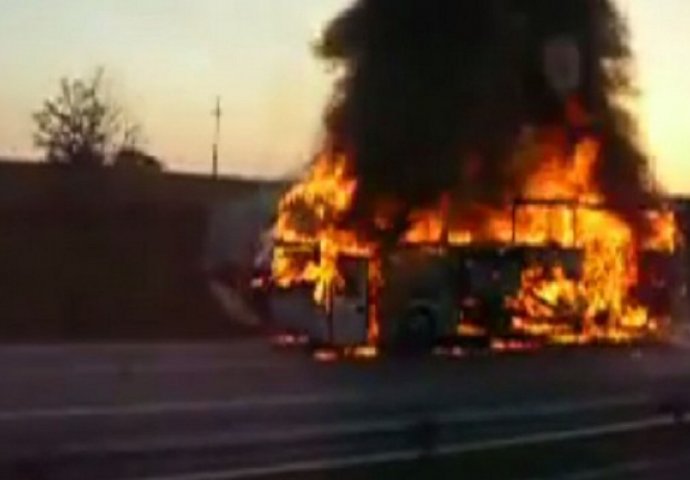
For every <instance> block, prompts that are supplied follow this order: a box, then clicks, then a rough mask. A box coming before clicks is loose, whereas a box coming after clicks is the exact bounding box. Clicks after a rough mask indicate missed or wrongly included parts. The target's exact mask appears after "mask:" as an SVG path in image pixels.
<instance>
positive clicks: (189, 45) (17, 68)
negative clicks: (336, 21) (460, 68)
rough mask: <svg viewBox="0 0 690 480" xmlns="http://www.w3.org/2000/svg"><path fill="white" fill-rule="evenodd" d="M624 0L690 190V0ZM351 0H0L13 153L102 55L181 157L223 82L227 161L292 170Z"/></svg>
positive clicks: (669, 177)
mask: <svg viewBox="0 0 690 480" xmlns="http://www.w3.org/2000/svg"><path fill="white" fill-rule="evenodd" d="M420 1H423V0H420ZM619 1H620V2H621V3H622V6H623V8H624V10H625V11H626V12H627V14H628V16H629V18H630V20H631V27H632V32H633V38H634V46H635V49H636V51H637V53H638V62H637V67H638V68H637V70H638V80H639V83H640V86H641V88H642V92H643V97H642V99H641V100H640V102H639V105H638V110H639V112H640V121H641V123H642V126H643V129H644V137H645V142H646V144H647V146H648V149H649V151H650V153H652V154H653V156H654V157H655V158H656V166H657V171H658V173H659V176H660V177H661V179H662V181H663V183H664V184H665V185H666V186H667V187H668V188H669V189H671V190H672V191H676V192H688V193H690V161H688V160H690V128H689V127H690V48H689V47H690V2H689V1H688V0H619ZM349 3H350V0H0V4H1V5H2V8H1V13H0V156H14V157H16V156H35V152H33V150H32V145H31V131H32V125H31V112H33V111H35V110H36V109H37V107H38V106H40V102H41V99H42V98H43V97H45V96H46V95H47V94H50V93H52V92H54V91H55V89H56V86H57V82H58V80H59V79H60V77H62V76H64V75H70V76H77V75H86V74H89V72H91V71H92V70H93V69H94V68H95V67H97V66H103V67H105V69H106V71H107V73H108V76H109V77H110V89H111V91H112V95H113V96H114V97H116V98H117V99H118V100H119V101H120V102H121V103H122V104H124V106H125V108H126V110H127V111H128V113H129V115H130V116H131V117H133V118H135V119H136V120H138V121H139V122H141V123H142V124H143V126H144V130H145V134H146V138H147V140H148V141H147V147H148V148H149V150H151V152H152V153H154V154H156V155H158V156H160V157H161V158H162V159H163V160H164V161H165V163H166V164H167V165H168V167H169V168H170V169H176V170H178V169H179V170H187V171H189V170H192V171H207V170H208V169H209V164H210V158H209V157H210V144H211V138H212V131H213V120H212V117H211V110H212V108H213V103H214V98H215V96H216V95H221V97H222V98H223V107H224V110H225V114H226V115H225V118H224V121H223V128H222V145H221V162H222V169H223V171H224V172H226V173H240V174H249V175H271V176H275V175H281V174H285V173H289V172H293V171H295V170H296V169H298V168H299V166H300V165H302V164H303V163H304V162H306V161H307V160H308V158H309V155H310V153H311V152H312V151H313V149H314V147H315V145H316V143H317V140H318V135H319V132H320V127H321V126H320V115H321V110H322V107H323V104H324V101H325V99H326V97H327V95H328V92H329V89H330V83H331V81H332V77H331V75H330V74H329V73H328V71H327V69H326V67H325V66H324V65H323V64H321V63H319V62H318V61H317V60H316V59H315V58H314V57H313V55H312V53H311V50H310V44H311V43H312V42H313V41H314V39H315V38H316V37H317V35H318V33H319V31H320V28H321V27H322V26H323V24H324V23H325V21H326V20H328V19H329V18H330V17H331V16H333V15H334V14H335V13H336V12H337V11H338V10H340V9H341V8H343V7H344V6H345V5H347V4H349Z"/></svg>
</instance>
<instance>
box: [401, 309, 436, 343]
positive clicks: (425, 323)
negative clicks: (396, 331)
mask: <svg viewBox="0 0 690 480" xmlns="http://www.w3.org/2000/svg"><path fill="white" fill-rule="evenodd" d="M399 339H400V343H399V346H400V349H401V350H402V351H404V352H411V353H422V352H428V351H429V350H430V349H431V348H432V347H433V346H434V341H435V340H436V317H435V315H434V314H433V312H432V311H431V310H430V309H428V308H424V307H419V308H414V309H411V310H410V311H409V312H408V313H407V315H406V316H405V318H404V320H403V322H402V324H401V325H400V336H399Z"/></svg>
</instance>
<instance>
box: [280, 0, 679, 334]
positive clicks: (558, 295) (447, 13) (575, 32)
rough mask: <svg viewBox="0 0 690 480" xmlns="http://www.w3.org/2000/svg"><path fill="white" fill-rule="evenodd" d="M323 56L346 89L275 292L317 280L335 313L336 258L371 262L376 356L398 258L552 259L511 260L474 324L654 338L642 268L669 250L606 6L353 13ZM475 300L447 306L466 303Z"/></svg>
mask: <svg viewBox="0 0 690 480" xmlns="http://www.w3.org/2000/svg"><path fill="white" fill-rule="evenodd" d="M319 53H320V54H321V55H322V56H323V57H324V58H325V59H326V60H328V61H330V62H332V63H333V64H334V65H335V66H336V67H337V68H338V71H339V72H340V75H341V78H340V81H339V82H338V83H337V86H336V89H335V92H334V94H333V98H332V101H331V104H330V107H329V108H328V110H327V112H326V118H325V125H326V134H327V135H326V140H325V142H324V145H323V148H322V149H321V151H320V152H319V154H318V155H317V156H316V159H315V160H314V162H313V164H312V165H311V168H310V171H309V172H308V174H307V175H306V177H305V178H304V179H303V180H302V181H301V182H300V183H298V184H297V185H295V186H294V187H293V188H292V189H291V191H290V192H289V193H288V194H287V195H286V196H285V197H284V198H283V200H282V202H281V204H280V207H279V216H278V222H277V224H276V226H275V231H274V235H275V238H276V241H277V243H278V245H279V248H277V249H276V253H275V258H274V269H273V270H274V272H273V273H274V279H275V281H276V283H277V285H279V286H280V287H283V288H288V287H291V286H294V285H298V284H305V283H306V284H313V285H315V300H316V301H317V302H318V303H319V304H321V305H324V306H325V307H327V308H330V307H329V305H330V304H331V301H332V297H333V295H334V294H335V293H336V292H339V291H342V290H343V289H345V288H347V285H346V279H345V277H344V276H343V274H342V271H341V268H340V266H339V265H340V260H341V259H342V258H344V257H357V258H365V259H368V264H369V267H368V282H367V289H368V292H367V296H368V300H369V307H368V309H369V311H368V313H369V315H368V317H369V321H370V327H369V329H370V332H369V341H370V342H371V343H376V341H377V340H378V338H379V335H380V329H381V318H380V317H381V315H382V313H381V311H380V310H381V309H382V308H383V307H382V306H381V303H385V302H382V300H381V298H380V296H381V290H382V289H383V288H385V286H386V284H387V282H388V281H389V279H388V278H387V276H386V274H385V271H386V264H387V262H388V260H387V259H388V257H389V255H391V253H392V252H394V251H395V250H396V249H399V248H403V247H409V246H411V245H413V246H417V247H419V248H423V249H425V250H426V251H427V252H431V253H432V254H434V255H444V254H445V255H449V252H453V251H455V252H462V253H460V254H456V255H455V256H456V257H457V256H458V255H460V257H462V259H463V262H465V264H466V265H474V263H473V262H474V260H473V259H472V258H471V252H474V250H476V249H477V248H479V247H480V246H481V247H484V248H491V249H494V250H495V251H497V252H505V251H506V249H511V248H512V249H518V248H521V249H525V248H526V249H530V248H531V249H533V250H534V252H541V251H548V250H551V251H555V252H561V254H558V253H557V254H553V255H551V258H547V259H544V258H543V257H544V256H543V255H542V256H540V255H536V254H533V255H532V256H533V257H539V258H532V259H529V258H528V257H530V254H526V255H525V256H523V257H524V258H522V259H521V261H520V267H519V270H520V272H519V281H518V282H517V283H518V285H516V288H515V291H514V292H510V293H507V294H506V295H503V296H502V297H501V298H500V299H499V301H500V303H501V306H500V307H499V308H497V309H496V310H493V311H492V312H493V313H492V314H487V313H486V312H484V314H482V315H481V316H483V317H492V316H493V317H499V316H502V315H506V314H507V315H508V316H509V317H510V318H509V319H508V320H509V321H508V322H507V323H508V324H509V325H508V327H504V329H506V328H507V330H510V331H512V332H520V333H523V334H526V335H531V336H539V337H549V338H550V339H552V340H553V341H559V342H566V341H567V342H575V343H585V342H589V341H594V340H602V339H605V340H606V339H607V340H630V339H637V338H644V337H646V336H649V335H651V334H653V333H655V332H657V331H658V330H659V329H660V328H661V324H662V323H663V322H664V321H665V318H662V317H664V316H667V315H668V312H662V313H660V312H651V311H650V310H651V309H650V307H649V305H644V304H643V302H642V300H641V298H642V297H643V295H637V294H636V290H639V288H640V275H639V265H640V262H641V261H642V258H643V257H644V256H645V255H647V253H648V252H657V253H663V254H668V255H670V254H672V253H673V251H674V249H675V248H676V244H677V233H676V226H675V218H674V216H673V213H672V212H670V211H668V210H667V209H665V207H664V205H663V204H662V202H661V201H660V195H659V191H658V189H657V186H656V183H655V181H654V179H653V178H652V175H651V173H650V169H649V166H648V161H647V158H646V156H645V155H644V153H643V152H642V151H641V149H640V148H639V147H638V145H637V143H636V130H635V125H634V122H633V121H632V119H631V116H630V115H629V114H628V112H627V111H626V110H625V109H624V107H623V104H624V100H625V97H626V96H628V95H630V94H631V93H633V91H634V89H633V85H632V82H631V80H630V77H629V74H628V72H629V64H630V62H631V54H630V49H629V46H628V41H627V32H626V29H625V25H624V22H623V21H622V19H621V18H620V16H619V14H618V12H617V11H616V9H615V7H614V6H613V4H612V2H611V1H610V0H567V1H566V0H562V1H559V2H554V1H553V0H493V1H486V0H463V1H458V0H429V1H424V2H420V1H418V0H359V1H356V2H355V3H354V5H353V6H352V7H351V8H349V9H348V10H346V11H345V12H344V13H342V14H341V15H340V16H339V17H337V18H336V19H335V20H334V21H333V22H332V23H331V24H330V25H329V26H328V27H327V29H326V30H325V32H324V35H323V40H322V42H321V44H320V45H319ZM281 245H282V246H286V245H290V246H291V248H281V247H280V246H281ZM297 245H299V246H300V247H301V248H295V246H297ZM534 252H532V253H534ZM563 252H566V253H573V254H577V257H578V259H579V261H578V262H575V263H577V265H576V266H574V267H573V266H570V267H568V266H567V265H565V258H566V257H567V255H564V254H562V253H563ZM501 255H503V253H501ZM547 257H548V255H547ZM467 268H471V267H467ZM499 270H500V268H499V269H494V270H493V272H494V274H495V275H497V276H500V272H499ZM469 276H471V275H469ZM505 282H506V280H503V283H505ZM463 288H464V290H463ZM470 290H471V289H470V288H469V287H458V292H456V294H457V296H465V297H466V298H465V300H466V301H469V303H472V302H473V301H474V300H476V299H473V298H472V295H468V292H469V291H470ZM480 303H481V302H480ZM483 303H485V304H486V303H490V302H487V301H486V298H484V300H483ZM662 310H663V309H662ZM470 311H471V310H464V311H463V312H464V313H463V314H462V316H463V319H462V320H461V324H462V322H464V324H463V325H464V327H462V328H465V329H467V328H470V329H471V328H474V326H473V322H476V321H477V320H478V319H473V318H468V317H470V316H472V314H471V313H469V312H470ZM497 312H500V313H497ZM653 313H654V314H653ZM657 314H658V315H657ZM494 320H496V319H494ZM483 323H486V320H485V321H484V322H483ZM481 328H484V327H481Z"/></svg>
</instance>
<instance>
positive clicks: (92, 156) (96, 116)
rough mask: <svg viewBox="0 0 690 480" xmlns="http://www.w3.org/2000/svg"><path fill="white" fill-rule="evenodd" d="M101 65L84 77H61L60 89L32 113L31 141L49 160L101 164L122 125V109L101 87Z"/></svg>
mask: <svg viewBox="0 0 690 480" xmlns="http://www.w3.org/2000/svg"><path fill="white" fill-rule="evenodd" d="M103 79H104V74H103V70H102V69H98V70H96V72H95V73H94V74H93V75H92V76H91V77H90V78H87V79H82V78H76V79H68V78H63V79H62V81H61V82H60V91H59V92H58V94H57V95H56V96H55V97H54V98H49V99H47V100H45V101H44V102H43V106H42V108H41V110H40V111H38V112H36V113H35V114H34V115H33V118H34V121H35V123H36V131H35V133H34V143H35V145H36V146H37V147H39V148H41V149H43V150H45V154H46V159H47V160H48V161H49V162H53V163H62V164H70V165H75V166H80V167H88V166H102V165H104V164H105V163H106V159H107V158H108V153H109V151H110V149H111V148H112V147H113V143H114V141H115V139H116V137H118V135H119V134H120V132H121V131H122V129H123V126H122V113H121V110H120V108H119V107H118V106H116V105H115V104H113V103H111V102H110V101H109V100H108V98H107V96H106V94H105V92H104V88H103Z"/></svg>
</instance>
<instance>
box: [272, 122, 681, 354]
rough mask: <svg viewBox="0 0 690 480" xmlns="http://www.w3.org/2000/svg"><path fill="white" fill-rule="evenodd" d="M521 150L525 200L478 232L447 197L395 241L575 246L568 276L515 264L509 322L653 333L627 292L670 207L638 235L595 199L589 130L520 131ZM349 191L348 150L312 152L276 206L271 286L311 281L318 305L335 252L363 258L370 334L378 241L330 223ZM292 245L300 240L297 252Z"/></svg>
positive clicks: (528, 327)
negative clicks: (568, 142)
mask: <svg viewBox="0 0 690 480" xmlns="http://www.w3.org/2000/svg"><path fill="white" fill-rule="evenodd" d="M521 152H528V153H527V155H529V156H531V157H533V158H531V159H528V160H527V162H528V163H529V162H532V163H533V164H534V165H537V167H536V168H534V170H533V172H532V173H531V174H530V175H529V179H528V181H527V182H526V185H525V187H524V188H523V191H522V197H523V198H525V199H529V201H528V200H525V201H524V202H520V201H518V202H516V203H515V205H514V206H508V207H506V208H504V209H489V208H483V210H482V218H483V225H482V228H481V232H479V231H478V230H477V229H476V228H475V227H474V226H473V225H468V224H466V223H464V222H463V218H455V217H456V214H455V212H453V205H452V201H450V200H449V195H447V196H444V198H443V200H442V201H441V202H440V205H439V206H438V208H435V209H430V210H424V211H422V210H418V211H414V212H413V213H412V214H411V215H410V218H409V222H410V227H409V229H408V231H407V232H406V233H405V234H404V235H403V236H402V238H401V242H402V243H406V244H435V245H439V246H441V247H442V248H446V247H452V246H462V245H469V244H472V243H474V242H479V241H489V242H492V243H498V244H504V245H511V244H515V245H523V246H554V247H560V248H568V249H577V250H578V251H581V252H582V255H583V262H582V266H581V270H582V271H581V274H580V275H579V276H578V277H577V278H573V277H569V276H568V275H567V274H566V271H565V268H564V266H562V265H543V264H542V265H539V264H536V265H530V266H528V267H526V268H525V270H524V271H523V274H522V277H523V278H522V286H521V288H520V290H519V292H517V294H515V295H513V296H511V297H510V298H507V299H506V305H507V308H509V309H510V311H511V312H513V328H514V329H515V330H516V331H518V332H522V333H526V334H529V335H535V336H539V337H547V338H549V339H551V340H552V341H556V342H577V343H586V342H590V341H596V340H610V341H622V340H630V339H637V338H643V337H645V336H647V335H649V334H650V333H653V332H655V331H656V329H657V328H658V325H659V319H655V318H652V317H651V315H650V314H649V313H648V311H647V309H646V308H645V307H644V306H643V305H639V304H638V303H637V302H636V301H635V300H634V296H633V295H632V293H631V292H632V290H633V288H634V287H635V286H636V285H637V283H638V272H637V268H638V267H637V265H638V255H639V253H640V251H641V250H642V249H653V250H661V251H669V252H671V251H672V250H673V249H674V248H675V244H676V239H677V228H676V224H675V217H674V215H673V213H671V212H670V211H668V212H667V211H658V210H655V211H650V212H649V218H650V221H651V224H652V226H653V228H652V233H651V234H648V235H646V237H645V238H642V239H640V238H636V235H635V231H634V230H633V228H632V227H631V226H630V225H628V224H627V223H626V222H625V221H624V220H623V219H622V217H619V216H617V215H616V214H615V213H614V212H612V211H609V210H607V209H606V208H605V207H606V203H605V198H604V196H603V195H602V192H600V191H599V190H598V188H597V186H596V185H595V184H594V183H593V181H592V173H593V169H594V168H595V166H596V164H597V162H598V161H599V153H600V147H599V143H598V141H597V140H596V139H595V138H584V139H583V140H581V141H579V142H578V143H577V145H575V147H574V148H572V149H568V148H567V147H563V146H562V144H559V143H558V142H551V141H547V140H544V139H543V138H537V137H536V136H532V137H528V138H526V140H525V145H524V146H523V147H522V148H521ZM356 191H357V180H356V178H354V177H353V176H352V174H351V173H350V169H349V164H348V158H346V157H342V156H340V157H333V156H331V155H329V154H328V153H324V154H322V155H321V156H319V157H318V158H317V159H316V161H315V162H314V163H313V165H312V167H311V169H310V171H309V173H308V175H307V176H306V177H305V178H304V180H303V181H301V182H300V183H298V184H296V185H295V186H294V187H293V188H292V189H291V190H290V191H289V192H288V193H287V194H286V195H285V197H284V198H283V200H282V201H281V203H280V206H279V215H278V221H277V223H276V225H275V230H274V235H275V238H276V240H277V244H278V248H277V249H276V254H275V257H274V265H273V273H274V278H275V280H276V282H277V284H278V285H279V286H281V287H290V286H293V285H296V284H313V285H314V287H315V288H314V292H315V294H314V296H315V301H316V302H318V303H319V304H320V305H323V306H325V307H328V305H329V299H330V295H331V294H332V293H333V292H334V291H337V290H338V289H339V288H341V287H342V282H343V281H344V280H343V278H342V276H341V275H340V272H339V270H338V259H339V258H340V257H341V256H343V255H347V256H361V257H365V258H370V259H371V265H372V267H371V268H370V282H369V283H370V286H371V289H372V291H371V292H370V296H371V298H370V301H371V303H370V304H371V308H370V312H369V313H370V320H371V324H372V328H371V332H370V341H371V342H375V341H376V340H377V336H378V311H377V303H376V296H377V291H378V289H380V288H381V286H382V285H383V283H384V282H385V278H382V272H381V266H380V260H381V259H380V258H379V257H378V254H377V253H376V252H377V251H378V249H377V246H376V245H374V244H372V243H370V242H367V241H365V240H363V239H362V238H361V237H360V236H359V235H358V232H356V231H351V230H347V229H343V228H339V227H338V225H341V224H342V222H340V220H342V219H343V218H344V216H345V215H346V214H347V213H348V212H349V210H350V208H351V207H352V203H353V199H354V196H355V194H356ZM296 245H299V246H301V247H302V249H301V252H302V253H301V254H299V252H300V248H295V246H296Z"/></svg>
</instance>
